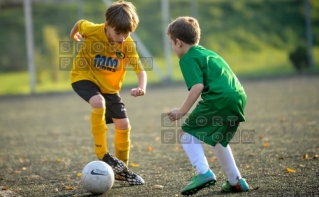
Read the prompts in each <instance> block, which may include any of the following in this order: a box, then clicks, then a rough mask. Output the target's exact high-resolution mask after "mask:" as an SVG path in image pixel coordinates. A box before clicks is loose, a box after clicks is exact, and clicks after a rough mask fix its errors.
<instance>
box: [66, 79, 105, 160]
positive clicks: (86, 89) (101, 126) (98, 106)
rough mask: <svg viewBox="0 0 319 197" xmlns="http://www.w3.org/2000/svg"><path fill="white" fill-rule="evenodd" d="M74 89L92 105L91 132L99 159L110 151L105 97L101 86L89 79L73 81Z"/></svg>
mask: <svg viewBox="0 0 319 197" xmlns="http://www.w3.org/2000/svg"><path fill="white" fill-rule="evenodd" d="M72 88H73V90H74V91H75V92H76V93H77V94H78V95H79V96H80V97H81V98H82V99H83V100H85V101H86V102H88V103H89V104H90V105H91V107H92V111H91V133H92V135H93V139H94V151H95V153H96V155H97V157H98V158H99V159H102V158H103V157H104V155H105V154H106V153H107V152H108V150H107V144H106V131H107V126H106V123H105V111H106V109H105V99H104V98H103V96H102V95H101V93H100V89H99V87H98V86H97V85H96V84H95V83H93V82H92V81H89V80H81V81H77V82H74V83H72Z"/></svg>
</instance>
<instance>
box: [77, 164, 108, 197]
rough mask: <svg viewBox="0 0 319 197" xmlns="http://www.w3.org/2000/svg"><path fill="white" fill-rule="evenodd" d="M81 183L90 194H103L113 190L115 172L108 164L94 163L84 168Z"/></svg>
mask: <svg viewBox="0 0 319 197" xmlns="http://www.w3.org/2000/svg"><path fill="white" fill-rule="evenodd" d="M81 182H82V185H83V187H84V189H86V190H87V191H88V192H90V193H92V194H103V193H105V192H107V191H108V190H109V189H111V188H112V186H113V183H114V172H113V170H112V168H111V166H109V165H108V164H107V163H105V162H103V161H92V162H90V163H88V164H87V165H86V166H85V167H84V168H83V170H82V177H81Z"/></svg>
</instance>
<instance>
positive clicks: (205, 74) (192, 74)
mask: <svg viewBox="0 0 319 197" xmlns="http://www.w3.org/2000/svg"><path fill="white" fill-rule="evenodd" d="M179 64H180V68H181V72H182V74H183V77H184V80H185V83H186V85H187V88H188V90H190V89H191V88H192V86H193V85H195V84H203V85H204V89H203V91H202V93H201V98H202V100H200V101H199V102H198V104H197V106H196V107H195V109H194V110H193V111H192V112H191V113H190V114H189V116H188V118H187V119H186V121H185V122H184V124H183V125H182V129H183V130H184V131H186V132H188V133H190V134H192V135H193V136H195V137H198V138H199V139H200V140H202V141H204V142H206V143H208V144H211V145H213V146H214V145H215V144H216V143H217V142H220V143H221V144H222V145H223V146H226V145H227V144H228V143H229V141H230V140H231V138H232V136H233V135H234V133H235V132H236V130H237V127H238V125H239V122H243V121H245V116H244V108H245V105H246V94H245V91H244V88H243V86H242V85H241V83H240V82H239V80H238V79H237V77H236V75H235V74H234V73H233V72H232V70H231V68H230V67H229V66H228V64H227V63H226V62H225V60H224V59H223V58H222V57H220V56H219V55H218V54H216V53H215V52H213V51H211V50H208V49H206V48H204V47H202V46H200V45H195V46H192V47H191V48H190V49H189V51H188V52H187V53H186V54H184V55H183V56H182V58H181V59H180V61H179ZM226 138H227V139H226Z"/></svg>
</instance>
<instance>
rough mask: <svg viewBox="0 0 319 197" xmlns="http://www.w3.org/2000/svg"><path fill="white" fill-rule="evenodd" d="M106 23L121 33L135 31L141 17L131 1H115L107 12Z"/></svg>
mask: <svg viewBox="0 0 319 197" xmlns="http://www.w3.org/2000/svg"><path fill="white" fill-rule="evenodd" d="M105 20H106V23H107V24H108V25H109V26H110V27H113V28H115V31H117V32H120V33H129V32H134V31H135V29H136V27H137V25H138V23H139V18H138V15H137V12H136V8H135V6H134V5H133V4H132V3H131V2H126V1H118V2H114V3H113V4H112V5H111V6H110V7H109V8H108V9H107V10H106V12H105Z"/></svg>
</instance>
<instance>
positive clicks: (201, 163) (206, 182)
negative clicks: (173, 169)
mask: <svg viewBox="0 0 319 197" xmlns="http://www.w3.org/2000/svg"><path fill="white" fill-rule="evenodd" d="M180 140H181V144H182V146H183V148H184V150H185V152H186V154H187V156H188V158H189V160H190V161H191V163H192V165H193V166H194V167H195V168H196V170H197V173H198V174H197V175H195V176H193V177H192V180H191V182H190V183H189V184H188V185H187V186H186V187H185V188H183V189H182V190H181V193H182V195H193V194H195V193H197V192H198V191H199V190H201V189H203V188H205V187H209V186H210V185H214V184H215V182H216V177H215V175H214V173H213V172H212V171H211V170H210V169H209V166H208V163H207V159H206V157H205V154H204V149H203V145H202V143H201V142H200V141H199V140H198V139H197V138H195V137H193V136H192V135H190V134H188V133H186V132H182V133H181V138H180Z"/></svg>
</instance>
